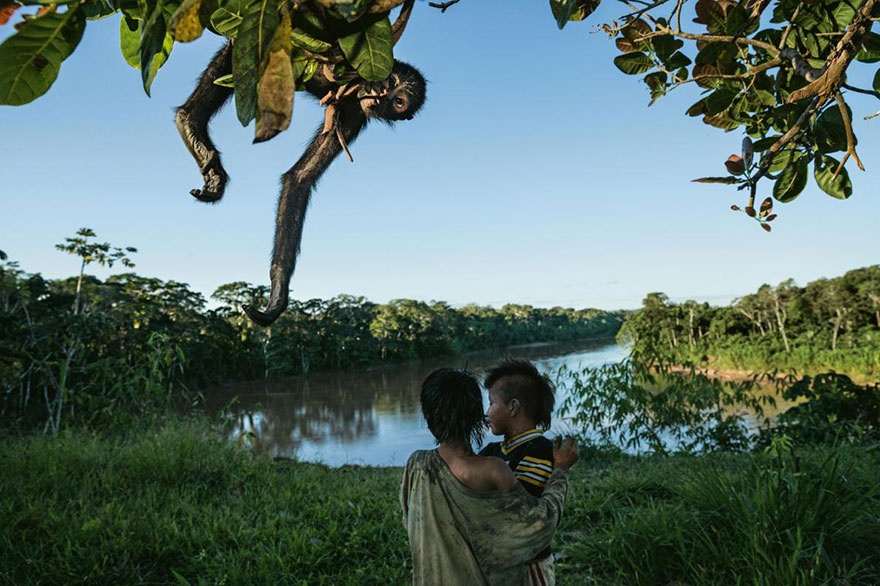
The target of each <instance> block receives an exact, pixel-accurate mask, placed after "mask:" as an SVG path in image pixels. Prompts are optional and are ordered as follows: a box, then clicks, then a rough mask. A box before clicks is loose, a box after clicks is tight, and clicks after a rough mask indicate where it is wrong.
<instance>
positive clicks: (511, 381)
mask: <svg viewBox="0 0 880 586" xmlns="http://www.w3.org/2000/svg"><path fill="white" fill-rule="evenodd" d="M501 379H504V380H501ZM499 381H501V384H499V385H498V386H497V387H496V388H495V389H493V390H494V391H495V392H497V393H499V394H500V395H501V396H502V398H503V399H504V402H505V403H508V402H510V400H511V399H517V400H519V402H520V404H521V405H522V406H523V410H524V411H525V413H526V415H528V417H529V419H533V420H534V421H535V425H537V426H538V427H539V428H541V429H544V430H546V429H549V428H550V421H551V418H552V415H553V405H554V404H555V403H556V399H555V397H554V394H553V393H554V386H553V383H552V382H551V381H550V379H549V378H547V377H546V376H544V375H543V374H541V373H540V372H538V369H537V368H535V365H534V364H532V363H531V362H529V361H528V360H516V359H514V358H510V357H506V358H504V360H502V361H501V362H499V363H498V364H496V365H495V366H493V367H492V368H491V369H490V370H489V372H488V373H486V380H485V381H484V382H483V385H484V386H485V387H486V388H487V389H489V388H491V387H492V385H495V384H496V383H498V382H499Z"/></svg>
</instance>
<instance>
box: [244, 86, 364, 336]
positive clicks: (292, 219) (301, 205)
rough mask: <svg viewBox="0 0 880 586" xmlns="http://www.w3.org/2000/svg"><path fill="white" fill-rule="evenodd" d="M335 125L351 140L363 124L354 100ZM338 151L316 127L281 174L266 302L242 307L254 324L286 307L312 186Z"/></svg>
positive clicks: (331, 139)
mask: <svg viewBox="0 0 880 586" xmlns="http://www.w3.org/2000/svg"><path fill="white" fill-rule="evenodd" d="M338 124H339V125H340V129H341V132H342V134H343V136H344V137H345V142H348V143H351V142H353V141H354V139H355V138H357V136H358V134H359V133H360V131H361V130H363V128H364V126H365V125H366V117H365V116H364V115H363V113H362V112H361V110H360V106H359V105H358V104H357V103H356V100H351V101H348V102H346V104H345V105H344V106H342V107H341V108H340V111H339V119H338ZM340 152H342V146H341V144H340V141H339V140H338V138H337V137H336V136H335V134H334V133H329V132H328V133H323V132H321V129H319V130H318V133H317V134H316V135H315V137H314V138H313V139H312V142H311V143H310V144H309V146H308V148H306V150H305V152H304V153H303V154H302V156H301V157H300V158H299V160H298V161H297V162H296V164H295V165H294V166H293V167H291V168H290V169H289V170H288V171H287V173H285V174H284V175H282V176H281V195H280V196H279V198H278V215H277V218H276V223H275V246H274V249H273V252H272V267H271V269H270V270H269V277H270V279H271V281H272V292H271V294H270V295H269V304H268V305H267V306H266V308H265V309H264V310H263V311H260V310H258V309H256V308H254V307H252V306H249V305H245V306H243V307H242V310H243V311H244V312H245V313H246V314H247V316H248V317H249V318H251V320H253V321H254V323H257V324H259V325H261V326H264V327H265V326H268V325H271V324H272V323H273V322H274V321H275V320H276V319H278V317H279V316H280V315H281V314H282V313H283V312H284V310H285V309H287V303H288V296H289V289H290V279H291V277H292V276H293V271H294V269H295V268H296V257H297V255H298V254H299V247H300V242H301V240H302V232H303V224H304V222H305V218H306V209H307V208H308V206H309V198H310V196H311V192H312V189H313V188H314V186H315V184H316V183H317V182H318V180H319V179H320V178H321V176H322V175H323V174H324V172H325V171H326V170H327V168H328V167H329V166H330V163H332V162H333V160H334V159H335V158H336V157H337V156H338V155H339V153H340Z"/></svg>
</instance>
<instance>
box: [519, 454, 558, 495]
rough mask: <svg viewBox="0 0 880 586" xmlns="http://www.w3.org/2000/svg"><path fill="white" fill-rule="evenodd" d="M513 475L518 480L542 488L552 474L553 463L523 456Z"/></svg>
mask: <svg viewBox="0 0 880 586" xmlns="http://www.w3.org/2000/svg"><path fill="white" fill-rule="evenodd" d="M513 473H514V475H515V476H516V477H517V479H518V480H521V481H523V482H528V483H529V484H534V485H535V486H540V487H542V488H543V487H544V485H545V484H547V481H548V480H549V479H550V475H551V474H553V462H551V461H550V460H543V459H541V458H533V457H531V456H525V457H524V458H523V459H522V460H521V461H520V463H519V464H518V465H517V467H516V469H515V470H514V471H513Z"/></svg>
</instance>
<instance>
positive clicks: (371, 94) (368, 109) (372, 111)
mask: <svg viewBox="0 0 880 586" xmlns="http://www.w3.org/2000/svg"><path fill="white" fill-rule="evenodd" d="M357 95H358V99H359V100H360V104H361V109H362V110H363V111H364V114H366V115H367V116H369V117H375V118H382V119H383V120H389V121H393V120H411V119H412V117H413V116H415V114H416V112H418V111H419V109H420V108H421V107H422V104H424V103H425V78H424V77H423V76H422V74H421V73H419V70H418V69H416V68H415V67H412V66H411V65H407V64H406V63H402V62H400V61H395V62H394V69H393V70H392V71H391V75H390V76H389V77H388V79H386V80H385V81H371V82H366V83H364V84H363V85H362V86H361V89H360V90H358V94H357Z"/></svg>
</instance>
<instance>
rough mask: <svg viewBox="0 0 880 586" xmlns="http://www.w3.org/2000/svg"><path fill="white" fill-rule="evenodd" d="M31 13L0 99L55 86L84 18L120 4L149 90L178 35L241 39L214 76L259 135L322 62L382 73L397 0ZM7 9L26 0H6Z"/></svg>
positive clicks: (96, 6) (387, 70)
mask: <svg viewBox="0 0 880 586" xmlns="http://www.w3.org/2000/svg"><path fill="white" fill-rule="evenodd" d="M23 4H25V5H42V8H40V9H39V11H38V12H37V14H36V15H25V19H24V20H23V21H21V22H19V23H18V24H17V25H16V28H17V29H18V30H17V32H16V33H15V34H14V35H12V36H11V37H9V38H8V39H6V40H5V41H4V42H3V44H2V45H0V104H9V105H21V104H26V103H28V102H31V101H33V100H35V99H36V98H38V97H39V96H41V95H43V94H44V93H46V91H48V90H49V88H50V87H51V85H52V83H53V82H54V81H55V78H56V77H57V75H58V71H59V69H60V67H61V63H62V62H63V61H64V60H65V59H66V58H67V57H68V56H69V55H70V54H71V53H73V51H74V50H75V49H76V47H77V45H78V44H79V41H80V39H81V38H82V35H83V32H84V31H85V28H86V24H87V21H91V20H100V19H104V18H107V17H109V16H111V15H114V14H117V13H120V14H121V15H122V18H121V19H120V26H119V37H120V49H121V52H122V56H123V58H124V59H125V61H126V63H128V64H129V65H131V66H132V67H135V68H137V69H139V70H140V71H141V79H142V83H143V86H144V91H145V92H146V93H147V95H149V94H150V88H151V86H152V84H153V81H154V79H155V77H156V74H157V73H158V71H159V69H160V68H161V67H162V66H163V65H164V64H165V62H166V61H167V60H168V58H169V56H170V54H171V52H172V49H173V47H174V44H175V43H188V42H192V41H194V40H196V39H198V38H199V37H201V36H202V34H203V33H204V31H206V30H207V31H209V32H211V33H213V34H216V35H219V36H223V37H226V38H228V39H230V40H234V41H235V45H234V49H233V73H232V74H231V75H229V76H224V77H221V78H219V79H216V80H214V82H215V83H217V84H218V85H222V86H226V87H232V88H234V93H235V105H236V112H237V114H238V118H239V120H240V122H241V123H242V125H244V126H246V125H248V124H249V123H250V122H251V121H252V120H254V119H256V121H257V139H258V140H260V137H261V136H263V137H265V136H274V134H277V132H279V131H281V130H284V129H286V128H287V126H288V125H289V123H290V119H291V116H292V111H293V95H294V92H295V91H296V90H302V89H304V88H305V83H306V82H308V81H309V80H310V79H311V78H312V76H314V75H315V73H316V72H317V71H318V68H319V67H322V68H323V75H324V77H326V78H327V79H328V80H329V81H331V82H337V83H338V84H339V85H342V84H343V83H345V82H347V81H351V80H353V79H363V80H367V81H381V80H384V79H385V78H387V77H388V76H389V75H390V74H391V68H392V66H393V64H394V55H393V44H394V36H393V32H392V25H391V21H390V19H389V12H390V10H391V8H392V7H393V6H396V5H397V4H400V2H393V1H392V2H390V3H389V2H387V1H386V2H382V1H381V0H344V1H341V2H333V3H327V4H328V6H327V7H325V6H324V5H323V3H319V2H311V3H303V2H284V1H282V0H85V1H84V2H79V1H69V2H64V1H61V2H46V1H44V0H24V2H23ZM0 6H2V10H0V15H3V14H7V13H8V15H7V16H6V18H5V19H4V20H0V24H3V23H4V22H5V21H6V20H8V18H9V15H11V14H12V12H13V11H14V10H16V9H17V8H19V6H21V5H20V4H17V3H8V0H0Z"/></svg>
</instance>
